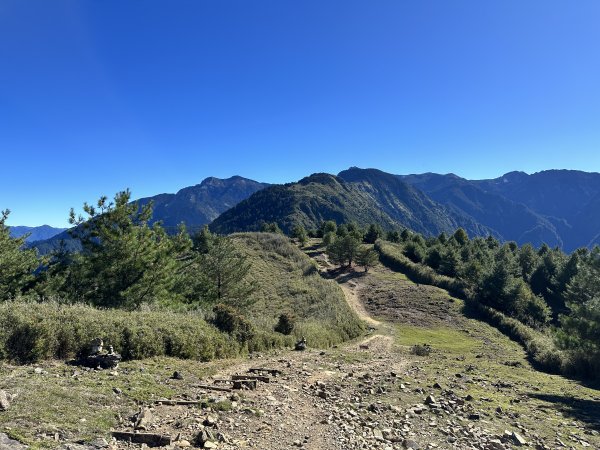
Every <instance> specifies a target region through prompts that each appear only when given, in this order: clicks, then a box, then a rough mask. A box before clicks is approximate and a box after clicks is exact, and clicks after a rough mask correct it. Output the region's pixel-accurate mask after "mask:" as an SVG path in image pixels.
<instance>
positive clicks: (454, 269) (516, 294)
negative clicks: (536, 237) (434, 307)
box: [376, 229, 600, 377]
mask: <svg viewBox="0 0 600 450" xmlns="http://www.w3.org/2000/svg"><path fill="white" fill-rule="evenodd" d="M399 240H400V242H399V243H392V242H385V241H382V240H379V241H377V243H376V249H377V250H378V251H379V253H380V258H381V261H382V262H383V263H384V264H386V265H388V266H389V267H391V268H392V269H394V270H398V271H401V272H403V273H406V274H407V275H408V276H409V277H410V278H411V279H412V280H414V281H416V282H418V283H425V284H431V285H434V286H438V287H441V288H443V289H446V290H448V291H449V292H450V293H452V294H453V295H455V296H458V297H460V298H462V299H465V300H466V310H467V312H469V313H471V314H473V315H475V316H477V317H479V318H481V319H483V320H485V321H487V322H488V323H490V324H492V325H494V326H495V327H497V328H498V329H500V330H501V331H503V332H504V333H505V334H507V335H508V336H510V337H511V338H513V339H515V340H517V341H519V342H520V343H521V344H523V346H524V347H525V349H526V351H527V352H528V354H529V356H530V358H531V359H532V361H533V362H534V363H536V364H537V365H538V366H539V367H540V368H543V369H544V370H546V371H550V372H560V373H567V374H574V375H577V376H582V377H597V376H598V373H600V372H599V370H598V369H599V366H598V361H600V352H599V345H600V333H599V332H598V330H599V329H600V307H599V302H598V299H599V298H600V284H599V283H598V282H597V280H598V276H599V275H600V264H599V263H598V260H599V255H600V249H598V248H596V249H594V250H593V251H592V252H588V251H587V250H585V249H580V250H578V251H576V252H574V253H573V254H571V255H565V254H564V253H562V252H561V251H560V250H558V249H550V248H548V247H547V246H542V247H541V248H540V249H539V250H538V251H537V252H536V251H535V250H534V249H533V248H532V247H531V246H530V245H524V246H522V247H520V248H519V247H518V246H517V245H516V244H515V243H513V242H509V243H505V244H500V243H499V242H498V241H496V240H495V239H493V238H491V237H488V238H486V239H483V238H475V239H472V240H469V238H468V236H467V235H466V233H465V232H464V230H460V229H459V230H458V231H456V232H455V233H454V234H453V235H452V236H450V237H447V236H446V235H445V234H441V235H440V236H438V237H437V238H429V239H425V238H424V237H423V236H421V235H418V234H413V233H410V232H406V231H405V232H403V233H402V234H401V236H400V239H399Z"/></svg>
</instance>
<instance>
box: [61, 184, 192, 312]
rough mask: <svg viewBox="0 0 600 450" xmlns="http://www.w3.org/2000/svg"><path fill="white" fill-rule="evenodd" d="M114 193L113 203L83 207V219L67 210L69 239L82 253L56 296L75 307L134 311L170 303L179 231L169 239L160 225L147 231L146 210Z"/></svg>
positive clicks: (184, 242) (183, 243)
mask: <svg viewBox="0 0 600 450" xmlns="http://www.w3.org/2000/svg"><path fill="white" fill-rule="evenodd" d="M130 198H131V194H130V192H129V191H128V190H127V191H123V192H119V193H118V194H117V195H116V196H115V197H114V203H113V202H108V200H107V198H106V197H101V198H100V199H99V200H98V202H97V204H96V206H91V205H89V204H87V203H86V204H84V208H83V209H84V212H85V213H86V214H87V217H86V218H83V217H82V216H79V217H76V216H75V213H74V211H73V210H71V215H70V222H71V224H73V225H75V229H74V231H73V235H74V236H75V237H78V238H79V239H80V240H81V245H82V248H83V250H82V252H81V255H80V256H78V257H77V258H76V259H75V261H74V262H73V264H71V265H70V266H69V268H68V270H69V274H68V276H67V277H66V278H65V285H64V286H63V288H62V290H63V292H65V293H66V294H67V295H69V296H70V297H71V298H72V299H73V300H75V301H79V300H80V301H84V302H89V303H91V304H94V305H97V306H103V307H123V308H128V309H134V308H137V307H139V306H140V305H141V304H143V303H150V302H160V301H164V302H166V301H169V302H172V301H175V300H177V299H178V296H177V295H176V292H175V289H174V288H175V286H176V284H177V281H178V276H179V273H180V268H181V261H180V256H181V255H183V254H185V253H186V252H189V250H190V249H191V245H192V244H191V240H190V239H189V237H188V235H187V233H186V231H185V229H181V230H180V232H179V234H178V235H176V236H175V237H169V236H168V235H167V233H166V232H165V230H164V229H163V228H162V227H161V226H160V224H158V223H155V224H154V225H152V226H150V225H149V221H150V219H151V217H152V205H151V204H146V205H144V206H143V207H141V208H140V207H139V205H138V204H137V203H135V202H134V203H130V201H129V200H130Z"/></svg>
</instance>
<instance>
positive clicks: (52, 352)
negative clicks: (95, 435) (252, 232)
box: [0, 301, 242, 363]
mask: <svg viewBox="0 0 600 450" xmlns="http://www.w3.org/2000/svg"><path fill="white" fill-rule="evenodd" d="M97 337H100V338H102V340H103V341H104V342H105V344H106V345H112V346H113V347H114V349H115V351H116V352H119V353H121V355H122V356H123V357H124V358H125V359H141V358H148V357H152V356H172V357H178V358H191V359H199V360H202V361H209V360H212V359H215V358H221V357H228V356H236V355H238V354H239V353H240V352H241V351H242V347H241V346H240V345H239V344H238V343H237V342H236V341H235V340H233V339H231V338H230V337H229V336H227V335H226V334H223V333H220V332H219V330H217V329H216V328H214V327H213V326H211V325H209V324H208V323H206V322H205V321H204V320H203V319H202V317H201V316H200V315H198V314H195V313H173V312H168V311H153V312H141V311H136V312H128V311H121V310H100V309H95V308H92V307H89V306H84V305H60V304H58V303H55V302H46V303H32V302H23V301H11V302H4V303H2V304H0V358H1V359H8V360H12V361H15V362H17V363H34V362H36V361H40V360H44V359H51V358H59V359H66V358H73V357H75V356H77V355H78V354H82V353H84V352H85V351H86V350H87V349H88V347H89V344H90V342H91V341H92V340H93V339H95V338H97Z"/></svg>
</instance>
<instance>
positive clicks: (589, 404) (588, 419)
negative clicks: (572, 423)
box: [529, 392, 600, 431]
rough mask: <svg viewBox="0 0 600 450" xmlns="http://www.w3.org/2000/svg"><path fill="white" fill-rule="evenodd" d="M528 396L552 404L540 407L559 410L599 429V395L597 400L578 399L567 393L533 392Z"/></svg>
mask: <svg viewBox="0 0 600 450" xmlns="http://www.w3.org/2000/svg"><path fill="white" fill-rule="evenodd" d="M529 397H530V398H536V399H538V400H542V401H544V402H548V403H552V406H550V405H548V406H542V407H541V408H542V409H545V408H547V409H551V410H553V411H560V412H561V413H563V414H564V415H565V416H568V417H571V418H573V419H576V420H579V421H581V422H584V423H586V424H588V426H589V428H591V429H594V430H596V431H600V397H599V400H591V399H585V400H584V399H578V398H573V397H570V396H567V395H558V394H541V393H539V392H534V393H530V394H529Z"/></svg>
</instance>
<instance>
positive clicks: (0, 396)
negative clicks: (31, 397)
mask: <svg viewBox="0 0 600 450" xmlns="http://www.w3.org/2000/svg"><path fill="white" fill-rule="evenodd" d="M8 408H10V400H9V396H8V394H7V393H6V392H5V391H3V390H0V411H6V410H7V409H8Z"/></svg>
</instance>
